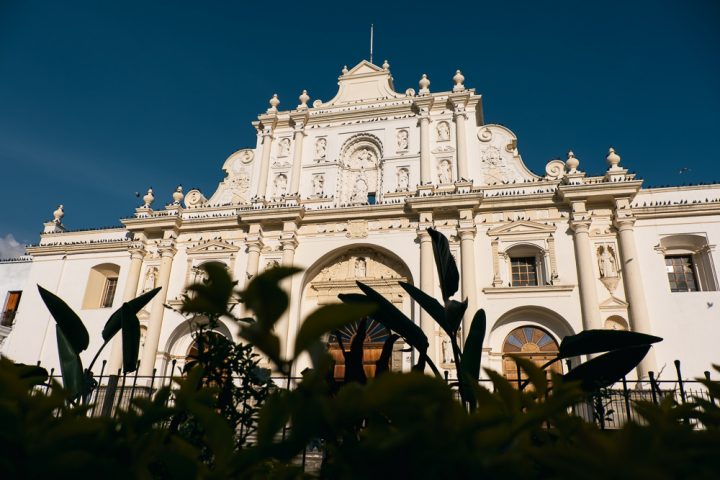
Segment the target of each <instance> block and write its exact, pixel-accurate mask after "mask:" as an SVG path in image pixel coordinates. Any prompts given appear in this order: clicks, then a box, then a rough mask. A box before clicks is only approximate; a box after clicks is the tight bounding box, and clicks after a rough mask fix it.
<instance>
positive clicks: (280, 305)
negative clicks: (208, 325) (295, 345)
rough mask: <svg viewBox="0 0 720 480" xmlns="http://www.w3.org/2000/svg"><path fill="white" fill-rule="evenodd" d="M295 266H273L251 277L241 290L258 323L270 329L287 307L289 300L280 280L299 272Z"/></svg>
mask: <svg viewBox="0 0 720 480" xmlns="http://www.w3.org/2000/svg"><path fill="white" fill-rule="evenodd" d="M299 271H300V269H299V268H295V267H275V268H271V269H269V270H266V271H265V272H263V273H261V274H260V275H258V276H256V277H255V278H253V279H252V281H251V282H250V284H248V286H247V288H246V289H245V292H243V300H244V301H245V305H246V306H247V307H248V308H249V309H250V310H252V311H253V312H255V316H256V317H257V321H258V323H259V324H260V325H261V326H262V327H263V328H264V329H265V330H266V331H270V330H271V329H272V327H273V325H275V322H277V321H278V319H279V318H280V316H281V315H282V314H283V312H284V311H285V310H286V309H287V307H288V304H289V300H288V295H287V293H285V291H284V290H283V289H282V288H280V281H281V280H283V279H284V278H286V277H289V276H291V275H294V274H296V273H297V272H299Z"/></svg>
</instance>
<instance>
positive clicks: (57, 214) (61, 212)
mask: <svg viewBox="0 0 720 480" xmlns="http://www.w3.org/2000/svg"><path fill="white" fill-rule="evenodd" d="M64 216H65V207H64V206H62V205H58V207H57V209H56V210H55V211H54V212H53V222H55V223H56V224H57V225H62V219H63V217H64Z"/></svg>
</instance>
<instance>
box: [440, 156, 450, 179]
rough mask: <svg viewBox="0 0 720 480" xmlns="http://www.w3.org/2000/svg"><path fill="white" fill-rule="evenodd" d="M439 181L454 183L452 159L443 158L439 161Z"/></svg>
mask: <svg viewBox="0 0 720 480" xmlns="http://www.w3.org/2000/svg"><path fill="white" fill-rule="evenodd" d="M438 183H452V164H451V163H450V160H447V159H445V160H441V161H440V163H438Z"/></svg>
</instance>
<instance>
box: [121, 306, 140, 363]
mask: <svg viewBox="0 0 720 480" xmlns="http://www.w3.org/2000/svg"><path fill="white" fill-rule="evenodd" d="M131 308H132V307H130V306H127V307H125V305H123V306H122V307H121V310H125V311H124V312H123V314H122V352H123V370H125V372H127V373H130V372H134V371H135V369H136V368H137V360H138V355H139V354H140V320H138V317H137V313H136V312H133V311H132V310H131Z"/></svg>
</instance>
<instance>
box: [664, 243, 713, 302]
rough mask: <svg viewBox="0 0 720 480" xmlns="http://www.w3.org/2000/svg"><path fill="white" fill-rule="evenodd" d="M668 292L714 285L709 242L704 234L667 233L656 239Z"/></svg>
mask: <svg viewBox="0 0 720 480" xmlns="http://www.w3.org/2000/svg"><path fill="white" fill-rule="evenodd" d="M657 250H659V251H660V252H662V254H663V257H664V261H665V271H666V272H667V276H668V284H669V286H670V291H671V292H698V291H715V290H717V289H718V285H717V279H716V276H715V269H714V267H713V261H712V256H711V253H710V250H711V246H710V245H708V241H707V238H706V237H705V236H704V235H691V234H686V235H669V236H667V237H664V238H663V239H662V240H660V245H659V246H658V248H657Z"/></svg>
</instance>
